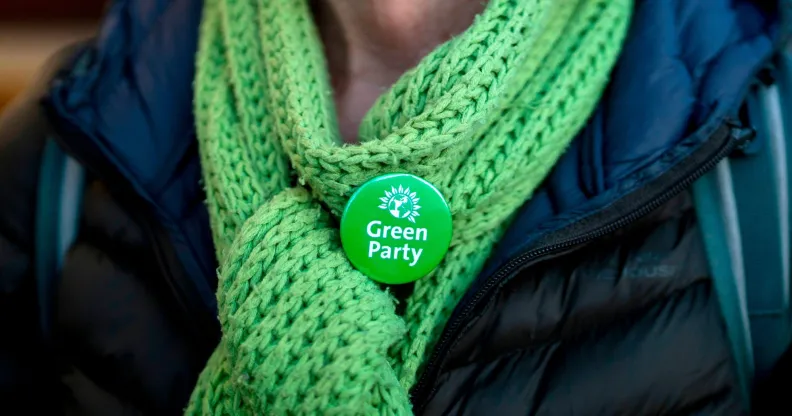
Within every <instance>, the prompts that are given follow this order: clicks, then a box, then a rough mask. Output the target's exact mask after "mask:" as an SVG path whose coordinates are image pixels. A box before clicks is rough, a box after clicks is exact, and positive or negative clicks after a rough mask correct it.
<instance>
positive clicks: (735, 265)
mask: <svg viewBox="0 0 792 416" xmlns="http://www.w3.org/2000/svg"><path fill="white" fill-rule="evenodd" d="M731 183H732V178H731V167H730V165H729V161H728V160H723V161H722V162H720V163H719V164H718V166H716V168H715V169H714V170H713V171H712V172H710V173H708V174H707V175H705V176H703V177H702V178H700V179H699V180H698V181H696V182H695V183H694V184H693V187H692V191H693V200H694V203H695V205H696V213H697V216H698V222H699V226H700V227H701V232H702V236H703V239H704V247H705V250H706V253H707V258H708V260H709V266H710V272H711V273H712V279H713V283H714V287H715V293H716V294H717V297H718V300H719V303H720V308H721V311H722V315H723V318H724V321H725V322H726V334H727V337H728V339H729V344H730V345H731V349H732V353H733V355H734V359H735V363H736V367H737V376H738V377H739V380H740V387H741V390H742V394H743V398H744V403H745V407H746V408H750V397H751V396H750V391H751V384H752V382H753V375H754V364H753V345H752V343H751V327H750V323H749V320H748V308H747V303H748V302H747V295H746V282H745V266H744V261H743V257H742V239H741V237H740V226H739V221H738V218H737V202H736V200H735V195H734V192H733V189H732V186H731Z"/></svg>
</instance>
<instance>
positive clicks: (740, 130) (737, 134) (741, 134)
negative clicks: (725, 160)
mask: <svg viewBox="0 0 792 416" xmlns="http://www.w3.org/2000/svg"><path fill="white" fill-rule="evenodd" d="M726 124H727V125H728V126H729V127H730V129H731V133H730V135H731V139H732V140H733V141H734V142H735V143H736V144H735V146H734V149H733V150H732V154H731V156H746V155H749V154H751V153H753V152H751V150H750V149H749V147H750V145H751V144H752V143H753V142H754V139H756V129H755V128H754V127H753V126H751V125H746V124H743V123H741V122H739V121H737V120H734V119H730V120H728V121H726Z"/></svg>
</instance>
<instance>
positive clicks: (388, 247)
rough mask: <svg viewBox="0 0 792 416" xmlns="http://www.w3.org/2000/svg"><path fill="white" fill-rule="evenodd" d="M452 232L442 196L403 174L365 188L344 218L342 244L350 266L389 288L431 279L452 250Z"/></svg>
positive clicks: (354, 197) (352, 200)
mask: <svg viewBox="0 0 792 416" xmlns="http://www.w3.org/2000/svg"><path fill="white" fill-rule="evenodd" d="M451 233H452V225H451V211H450V210H449V209H448V204H446V201H445V199H444V198H443V195H442V194H440V191H438V190H437V188H435V187H434V186H432V184H430V183H429V182H427V181H425V180H423V179H421V178H419V177H417V176H414V175H409V174H404V173H394V174H388V175H382V176H378V177H376V178H374V179H371V180H370V181H368V182H366V183H364V184H363V185H361V186H360V188H358V190H357V191H355V193H354V194H353V195H352V197H351V198H350V199H349V202H348V203H347V205H346V208H345V209H344V214H343V215H342V216H341V244H342V246H343V247H344V251H345V252H346V255H347V257H348V258H349V261H350V262H352V265H354V266H355V268H357V269H358V270H360V271H361V272H363V274H365V275H366V276H368V277H370V278H371V279H373V280H376V281H378V282H382V283H387V284H401V283H409V282H412V281H415V280H418V279H420V278H422V277H424V276H426V275H427V274H429V273H430V272H431V271H432V270H434V268H435V267H437V265H438V264H440V262H441V261H442V260H443V257H444V256H445V254H446V252H447V251H448V246H449V244H451Z"/></svg>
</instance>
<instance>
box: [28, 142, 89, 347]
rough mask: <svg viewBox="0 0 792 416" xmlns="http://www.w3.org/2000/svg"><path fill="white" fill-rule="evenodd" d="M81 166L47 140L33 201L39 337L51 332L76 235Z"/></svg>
mask: <svg viewBox="0 0 792 416" xmlns="http://www.w3.org/2000/svg"><path fill="white" fill-rule="evenodd" d="M83 182H84V172H83V168H82V166H81V165H80V164H79V163H78V162H77V161H75V160H74V159H72V158H71V157H69V156H68V155H67V154H66V153H64V152H63V150H62V149H61V148H60V146H59V145H58V144H57V142H56V141H55V140H53V139H48V140H47V142H46V143H45V145H44V151H43V154H42V157H41V168H40V172H39V180H38V198H37V201H36V217H35V221H36V225H35V227H36V228H35V233H36V235H35V255H34V264H33V268H34V273H35V277H36V287H37V296H38V303H39V319H40V326H41V331H42V335H43V336H44V338H45V339H49V338H50V336H51V330H52V322H51V320H52V317H53V303H54V293H55V290H57V284H58V276H60V272H61V267H62V265H63V259H64V257H65V256H66V252H67V251H68V249H69V247H70V246H71V244H72V242H73V241H74V238H75V237H76V235H77V230H78V226H79V220H80V212H81V202H82V194H83Z"/></svg>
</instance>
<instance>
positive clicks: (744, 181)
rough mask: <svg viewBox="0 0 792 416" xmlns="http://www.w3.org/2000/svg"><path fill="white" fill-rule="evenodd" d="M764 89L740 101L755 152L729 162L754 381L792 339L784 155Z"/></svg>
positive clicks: (779, 126)
mask: <svg viewBox="0 0 792 416" xmlns="http://www.w3.org/2000/svg"><path fill="white" fill-rule="evenodd" d="M767 84H768V85H765V84H759V85H757V86H756V87H755V88H754V90H753V91H752V92H751V94H749V96H748V98H747V102H746V109H747V113H748V119H749V120H750V121H751V124H752V125H753V126H754V128H755V129H756V134H757V136H756V140H755V141H754V143H753V145H754V146H756V149H750V148H749V149H746V152H745V153H746V154H745V155H743V156H742V157H735V158H733V159H732V160H731V167H732V177H733V181H734V182H733V187H734V192H735V196H736V199H737V211H738V213H739V221H740V230H741V234H742V239H743V257H744V260H745V278H746V292H747V300H748V304H747V306H748V316H749V319H750V322H751V340H752V343H753V352H754V367H755V369H756V378H757V380H761V379H763V378H764V377H765V376H767V375H768V374H769V372H770V371H771V370H772V368H773V367H774V366H775V364H776V362H777V361H778V359H779V358H780V357H781V355H782V354H783V353H784V351H786V349H787V347H788V346H789V343H790V340H792V326H790V316H789V312H790V309H789V277H790V261H789V256H790V209H789V186H790V184H789V175H788V168H787V166H788V165H787V152H788V150H787V144H786V134H785V131H784V130H785V129H784V120H783V117H782V109H781V102H780V92H779V87H778V84H777V83H775V82H768V83H767Z"/></svg>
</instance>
